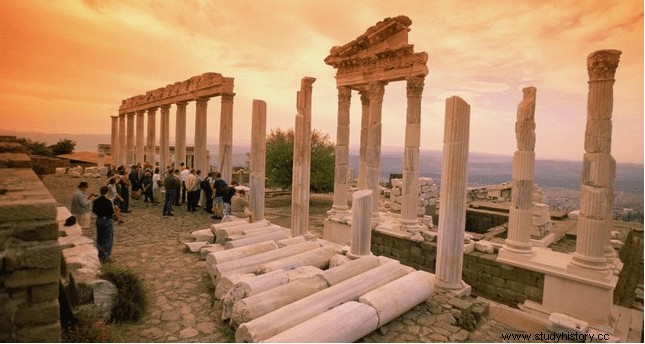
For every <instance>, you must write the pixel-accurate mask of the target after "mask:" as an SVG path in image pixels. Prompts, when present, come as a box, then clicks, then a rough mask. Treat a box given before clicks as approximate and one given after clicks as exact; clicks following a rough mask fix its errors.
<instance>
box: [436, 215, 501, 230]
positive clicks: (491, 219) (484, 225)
mask: <svg viewBox="0 0 645 344" xmlns="http://www.w3.org/2000/svg"><path fill="white" fill-rule="evenodd" d="M506 222H508V214H504V213H500V212H496V211H490V210H484V209H466V230H467V231H469V232H474V233H480V234H483V233H486V231H487V230H489V229H490V228H493V227H497V226H500V225H502V224H504V223H506ZM435 223H438V222H435Z"/></svg>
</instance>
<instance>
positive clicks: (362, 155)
mask: <svg viewBox="0 0 645 344" xmlns="http://www.w3.org/2000/svg"><path fill="white" fill-rule="evenodd" d="M359 93H360V95H361V137H360V143H361V145H360V148H359V154H358V189H359V190H363V189H367V182H366V175H365V173H366V171H367V133H368V130H369V124H370V95H369V92H368V91H367V90H363V91H360V92H359Z"/></svg>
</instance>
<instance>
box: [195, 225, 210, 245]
mask: <svg viewBox="0 0 645 344" xmlns="http://www.w3.org/2000/svg"><path fill="white" fill-rule="evenodd" d="M190 236H192V237H193V238H195V241H206V242H208V243H209V244H212V243H213V242H214V241H215V234H213V231H211V230H210V228H206V229H200V230H196V231H193V232H191V233H190Z"/></svg>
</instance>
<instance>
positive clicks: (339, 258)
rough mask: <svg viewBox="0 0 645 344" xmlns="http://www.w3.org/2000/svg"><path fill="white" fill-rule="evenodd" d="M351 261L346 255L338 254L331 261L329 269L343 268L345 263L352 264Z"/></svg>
mask: <svg viewBox="0 0 645 344" xmlns="http://www.w3.org/2000/svg"><path fill="white" fill-rule="evenodd" d="M350 261H351V259H349V258H348V257H347V256H346V255H343V254H337V255H335V256H333V257H331V259H330V260H329V268H330V269H331V268H335V267H337V266H341V265H343V264H345V263H348V262H350Z"/></svg>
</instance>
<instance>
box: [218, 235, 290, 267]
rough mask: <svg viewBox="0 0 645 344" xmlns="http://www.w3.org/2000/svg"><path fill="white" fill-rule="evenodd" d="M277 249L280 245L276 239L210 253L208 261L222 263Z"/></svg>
mask: <svg viewBox="0 0 645 344" xmlns="http://www.w3.org/2000/svg"><path fill="white" fill-rule="evenodd" d="M276 249H278V245H277V244H276V243H275V242H274V241H265V242H261V243H257V244H253V245H248V246H243V247H238V248H234V249H230V250H225V251H218V252H214V253H210V254H208V255H207V256H206V263H207V264H212V265H215V264H221V263H226V262H230V261H232V260H237V259H240V258H244V257H248V256H252V255H255V254H259V253H262V252H267V251H271V250H276Z"/></svg>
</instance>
